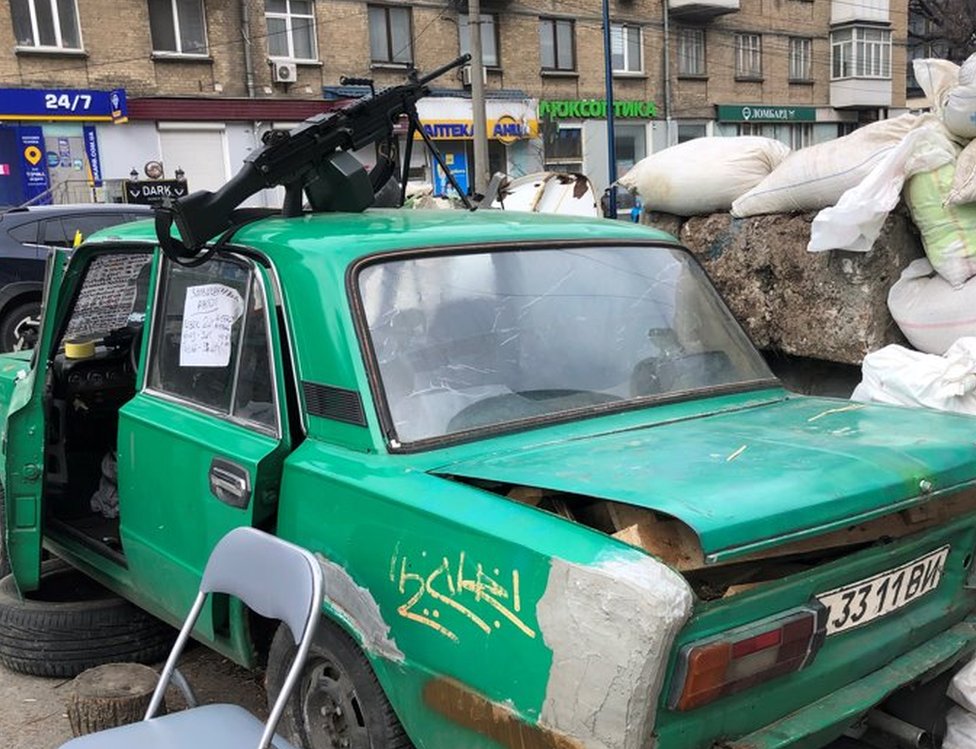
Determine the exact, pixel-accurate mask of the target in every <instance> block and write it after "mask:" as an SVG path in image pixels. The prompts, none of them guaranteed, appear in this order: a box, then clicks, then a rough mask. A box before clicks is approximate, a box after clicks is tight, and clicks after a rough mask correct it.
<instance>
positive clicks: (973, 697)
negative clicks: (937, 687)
mask: <svg viewBox="0 0 976 749" xmlns="http://www.w3.org/2000/svg"><path fill="white" fill-rule="evenodd" d="M946 694H947V695H949V699H951V700H952V701H953V702H955V703H956V704H957V705H959V706H960V707H962V708H965V709H966V710H969V712H971V713H976V658H973V659H972V660H971V661H969V663H967V664H966V665H965V666H963V667H962V668H961V669H959V671H958V672H957V673H956V675H955V676H953V677H952V681H950V682H949V688H948V689H947V690H946Z"/></svg>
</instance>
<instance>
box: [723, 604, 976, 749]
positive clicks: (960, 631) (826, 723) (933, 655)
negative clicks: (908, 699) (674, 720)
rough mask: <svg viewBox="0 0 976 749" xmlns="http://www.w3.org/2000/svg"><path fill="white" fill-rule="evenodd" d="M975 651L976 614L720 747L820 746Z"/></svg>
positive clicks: (808, 748) (813, 748)
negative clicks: (892, 697)
mask: <svg viewBox="0 0 976 749" xmlns="http://www.w3.org/2000/svg"><path fill="white" fill-rule="evenodd" d="M974 651H976V615H973V616H970V617H968V618H967V619H965V620H964V621H961V622H959V624H956V625H955V626H954V627H951V628H950V629H947V630H946V631H945V632H943V633H942V634H940V635H938V636H937V637H933V638H932V639H931V640H929V641H928V642H926V643H925V644H923V645H920V646H919V647H917V648H915V649H913V650H911V651H910V652H908V653H906V654H905V655H902V656H900V657H898V658H896V659H895V660H893V661H892V662H891V663H889V664H888V665H887V666H885V667H883V668H881V669H878V670H877V671H875V672H874V673H872V674H869V675H868V676H865V677H864V678H862V679H859V680H858V681H855V682H853V683H852V684H849V685H848V686H846V687H844V688H843V689H840V690H838V691H836V692H834V693H833V694H831V695H829V696H828V697H824V698H823V699H821V700H818V701H817V702H814V703H812V704H810V705H807V706H806V707H804V708H803V709H801V710H797V711H796V712H795V713H793V714H792V715H789V716H787V717H785V718H783V719H782V720H779V721H777V722H776V723H773V724H771V725H768V726H766V727H765V728H763V729H761V730H759V731H755V732H753V733H751V734H749V735H748V736H743V737H742V738H739V739H736V740H735V741H730V742H719V743H718V744H715V747H716V749H719V748H720V749H816V748H817V747H822V746H824V745H825V744H827V743H829V742H830V741H833V740H834V739H836V738H837V737H839V736H840V735H841V734H843V733H844V731H845V730H847V728H849V727H850V726H851V724H852V723H854V722H855V721H857V720H858V718H860V717H861V716H862V715H864V714H865V713H866V712H867V711H868V710H870V709H871V708H873V707H875V706H876V705H877V704H878V703H880V702H882V701H883V700H884V699H885V698H886V697H887V696H888V695H890V694H891V693H892V692H894V691H895V690H897V689H899V688H901V687H903V686H905V685H907V684H910V683H912V682H914V681H916V680H919V679H928V678H931V677H934V676H936V675H938V674H940V673H942V672H943V671H945V670H946V669H948V668H951V667H952V666H954V665H955V664H956V663H958V662H959V661H960V660H962V659H963V658H966V657H967V656H969V655H971V654H972V653H973V652H974Z"/></svg>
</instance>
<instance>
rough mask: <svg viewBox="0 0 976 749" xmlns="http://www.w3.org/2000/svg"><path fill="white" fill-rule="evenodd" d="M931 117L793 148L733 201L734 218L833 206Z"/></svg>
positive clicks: (888, 123) (884, 122) (892, 122)
mask: <svg viewBox="0 0 976 749" xmlns="http://www.w3.org/2000/svg"><path fill="white" fill-rule="evenodd" d="M934 120H935V118H934V117H933V116H932V115H914V114H903V115H901V116H900V117H894V118H892V119H890V120H881V121H880V122H873V123H871V124H870V125H865V126H864V127H862V128H859V129H857V130H855V131H854V132H853V133H851V134H850V135H845V136H844V137H843V138H835V139H833V140H830V141H827V142H826V143H818V144H817V145H814V146H809V147H807V148H801V149H800V150H799V151H793V152H792V153H791V154H790V155H789V156H787V157H786V159H784V160H783V163H782V164H780V165H779V166H778V167H776V168H775V169H774V170H773V171H772V172H771V173H770V174H769V176H768V177H766V178H765V179H764V180H763V181H762V182H760V183H759V184H758V185H756V186H755V187H753V188H752V189H751V190H749V192H747V193H745V194H744V195H742V196H741V197H740V198H738V199H737V200H736V201H735V202H734V203H733V204H732V215H733V216H736V217H737V218H744V217H746V216H756V215H759V214H762V213H795V212H798V211H817V210H820V209H821V208H826V207H827V206H829V205H834V204H835V203H836V202H837V201H838V200H840V197H841V195H843V194H844V192H845V191H846V190H849V189H850V188H852V187H854V186H855V185H857V184H858V183H860V182H861V181H862V180H863V179H865V178H866V177H867V176H868V175H869V174H870V173H871V170H872V169H874V167H875V166H876V165H877V164H878V162H880V161H881V160H882V159H883V158H884V157H885V156H886V155H887V154H888V153H889V152H890V151H891V150H892V149H894V148H895V147H896V146H897V145H898V144H899V143H901V140H902V138H904V137H905V136H906V135H908V133H909V132H911V131H912V130H914V129H915V128H916V127H918V126H919V125H922V124H931V123H932V122H933V121H934Z"/></svg>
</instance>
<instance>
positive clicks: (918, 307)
mask: <svg viewBox="0 0 976 749" xmlns="http://www.w3.org/2000/svg"><path fill="white" fill-rule="evenodd" d="M888 310H889V311H890V312H891V317H892V318H893V319H894V321H895V323H897V325H898V327H899V329H900V330H901V332H902V333H904V334H905V338H907V339H908V340H909V342H910V343H911V344H912V345H913V346H914V347H915V348H917V349H918V350H919V351H924V352H925V353H927V354H940V355H941V354H944V353H945V352H946V351H948V350H949V347H950V346H952V344H953V343H955V342H956V341H957V340H958V339H959V338H962V337H964V336H976V278H973V279H970V280H969V281H967V282H966V283H965V284H963V285H962V286H961V287H959V288H958V289H955V288H953V287H952V286H950V285H949V282H948V281H946V280H945V279H944V278H942V276H940V275H939V274H937V273H936V272H935V270H934V269H933V268H932V264H931V263H929V261H928V260H926V259H925V258H920V259H919V260H916V261H915V262H913V263H912V264H911V265H909V266H908V267H907V268H905V270H903V271H902V273H901V277H900V278H899V279H898V280H897V281H896V282H895V285H894V286H892V287H891V289H890V290H889V291H888Z"/></svg>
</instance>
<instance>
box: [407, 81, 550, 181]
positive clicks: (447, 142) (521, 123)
mask: <svg viewBox="0 0 976 749" xmlns="http://www.w3.org/2000/svg"><path fill="white" fill-rule="evenodd" d="M417 114H418V115H419V117H420V122H421V124H422V125H423V128H424V131H425V132H426V133H427V135H429V136H430V137H431V139H432V140H433V141H434V143H435V144H436V145H437V148H438V150H439V151H440V152H441V154H442V155H443V157H444V161H445V163H446V164H447V167H448V169H450V170H451V173H452V174H453V175H454V177H455V179H456V180H457V181H458V184H459V185H460V186H461V189H462V190H465V191H467V190H470V189H471V188H472V187H473V185H474V177H473V174H472V164H473V162H474V125H473V122H472V120H473V117H472V110H471V99H469V98H463V97H461V96H431V97H427V98H425V99H422V100H421V101H419V102H418V103H417ZM485 118H486V120H487V123H486V125H487V131H488V168H489V173H490V174H494V173H496V172H501V173H502V174H507V175H508V176H510V177H513V178H514V177H521V176H523V175H525V174H531V173H533V172H538V171H541V170H542V168H543V163H542V141H541V140H540V138H539V123H538V120H537V117H536V107H535V101H534V100H533V99H529V98H516V97H512V98H492V99H488V100H487V101H486V102H485ZM416 137H417V141H416V142H415V143H414V147H413V153H412V157H411V164H410V177H411V179H413V180H418V181H425V182H430V183H431V184H432V185H433V187H434V194H435V195H444V194H447V193H449V192H450V191H451V187H450V184H449V182H448V181H447V178H446V177H445V175H444V174H443V172H442V171H441V170H440V168H438V167H436V165H434V164H433V163H432V159H431V158H430V155H429V154H428V153H426V149H424V148H423V147H422V146H421V145H420V142H421V141H420V136H419V135H418V136H416Z"/></svg>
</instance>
